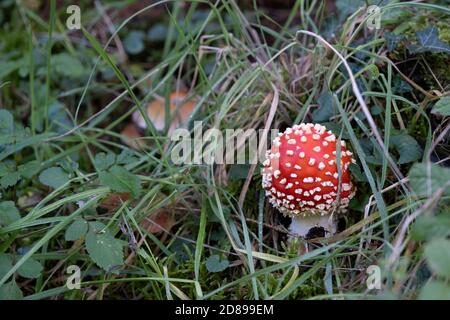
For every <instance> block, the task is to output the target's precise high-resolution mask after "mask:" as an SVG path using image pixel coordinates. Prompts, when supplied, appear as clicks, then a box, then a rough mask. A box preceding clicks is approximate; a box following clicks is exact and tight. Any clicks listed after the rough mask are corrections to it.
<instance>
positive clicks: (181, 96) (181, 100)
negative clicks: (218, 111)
mask: <svg viewBox="0 0 450 320" xmlns="http://www.w3.org/2000/svg"><path fill="white" fill-rule="evenodd" d="M196 103H197V101H196V100H195V99H189V98H188V95H187V93H186V92H183V91H179V92H172V93H171V94H170V105H169V109H170V121H171V122H170V126H169V130H168V133H167V134H168V135H169V136H170V134H171V133H172V132H173V131H174V130H175V129H177V128H179V127H182V126H183V125H185V124H186V123H187V121H188V120H189V117H190V116H191V114H192V112H193V111H194V108H195V105H196ZM146 111H147V115H148V118H149V120H150V121H151V122H152V123H153V125H154V127H155V129H156V130H158V131H162V130H164V125H165V101H164V99H155V100H153V101H152V102H150V103H149V104H148V105H147V108H146ZM146 128H147V124H146V123H145V120H144V117H143V116H142V114H141V112H140V111H139V110H136V111H135V112H134V113H133V115H132V122H131V123H129V124H128V125H126V126H125V128H124V129H123V131H122V132H121V135H122V141H123V142H124V143H125V144H127V145H128V146H130V147H131V148H134V149H139V148H142V147H143V146H144V145H145V141H144V139H143V135H142V133H141V132H142V131H143V130H145V129H146Z"/></svg>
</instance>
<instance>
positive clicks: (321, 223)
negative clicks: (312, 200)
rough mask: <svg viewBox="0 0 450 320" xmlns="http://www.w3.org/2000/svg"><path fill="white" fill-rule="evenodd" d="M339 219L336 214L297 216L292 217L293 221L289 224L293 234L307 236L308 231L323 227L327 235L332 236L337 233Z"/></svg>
mask: <svg viewBox="0 0 450 320" xmlns="http://www.w3.org/2000/svg"><path fill="white" fill-rule="evenodd" d="M336 225H337V221H336V219H335V218H334V215H333V214H331V215H328V214H327V215H323V216H321V215H311V216H306V217H303V216H297V217H293V218H292V223H291V225H290V226H289V231H290V233H291V234H293V235H295V236H299V237H306V235H307V234H308V232H309V231H310V230H311V229H312V228H314V227H322V228H324V229H325V237H330V236H332V235H333V234H335V233H336V227H337V226H336Z"/></svg>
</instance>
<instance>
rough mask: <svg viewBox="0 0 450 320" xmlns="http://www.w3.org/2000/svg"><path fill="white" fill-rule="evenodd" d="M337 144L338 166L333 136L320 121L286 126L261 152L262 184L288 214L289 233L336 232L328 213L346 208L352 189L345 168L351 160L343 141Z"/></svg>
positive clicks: (306, 236)
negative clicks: (264, 150) (289, 218)
mask: <svg viewBox="0 0 450 320" xmlns="http://www.w3.org/2000/svg"><path fill="white" fill-rule="evenodd" d="M340 144H341V145H340V146H339V147H340V164H341V165H340V170H339V169H338V166H337V159H338V155H337V152H336V151H337V150H338V149H337V139H336V136H335V135H334V134H333V133H332V132H331V131H327V129H326V128H325V127H324V126H322V125H320V124H311V123H307V124H304V123H302V124H300V125H294V126H293V127H292V128H288V129H286V130H285V131H284V132H283V133H279V134H278V137H276V138H275V139H274V141H273V143H272V148H271V150H268V151H267V152H266V160H265V161H264V163H263V166H264V167H263V169H262V186H263V188H264V189H265V190H266V196H267V197H268V198H269V202H270V203H271V204H272V205H273V207H275V208H277V209H278V210H279V211H281V213H283V214H284V215H287V216H290V217H292V223H291V225H290V231H291V233H292V234H295V235H297V236H301V237H305V238H311V237H314V235H317V233H319V234H324V235H325V236H329V235H331V234H334V233H335V232H336V220H335V215H334V214H332V213H333V212H335V211H336V212H345V210H346V207H347V206H348V203H349V201H350V199H351V198H352V197H353V196H354V194H355V191H356V189H355V187H354V186H353V184H352V182H351V179H350V172H349V170H348V166H349V164H350V163H354V162H355V160H354V159H353V158H352V153H351V152H350V151H348V150H347V149H346V147H345V142H344V141H341V143H340ZM339 171H340V173H339ZM320 228H323V230H322V229H320Z"/></svg>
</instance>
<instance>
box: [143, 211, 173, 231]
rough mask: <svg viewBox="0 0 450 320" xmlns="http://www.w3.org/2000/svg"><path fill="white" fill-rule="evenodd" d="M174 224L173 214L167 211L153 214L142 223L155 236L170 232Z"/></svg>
mask: <svg viewBox="0 0 450 320" xmlns="http://www.w3.org/2000/svg"><path fill="white" fill-rule="evenodd" d="M174 224H175V220H174V219H173V217H172V214H171V213H170V211H169V210H166V209H161V210H159V211H158V212H156V213H153V214H151V215H150V216H148V217H147V218H145V219H144V220H143V221H142V222H141V225H142V227H143V228H145V229H146V230H147V231H148V232H150V233H153V234H158V233H161V232H163V231H164V230H167V231H169V230H170V229H171V228H172V227H173V225H174Z"/></svg>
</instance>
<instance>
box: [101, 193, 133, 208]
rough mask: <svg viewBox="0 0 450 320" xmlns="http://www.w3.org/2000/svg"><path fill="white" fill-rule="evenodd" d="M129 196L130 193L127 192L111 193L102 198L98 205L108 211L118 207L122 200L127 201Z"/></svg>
mask: <svg viewBox="0 0 450 320" xmlns="http://www.w3.org/2000/svg"><path fill="white" fill-rule="evenodd" d="M129 197H130V194H129V193H127V192H116V193H111V194H110V195H109V196H108V197H106V198H105V199H103V201H102V202H101V203H100V204H99V207H100V208H103V209H106V210H108V211H113V210H115V209H117V208H118V207H120V206H121V205H122V203H123V202H125V201H127V200H128V198H129Z"/></svg>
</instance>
